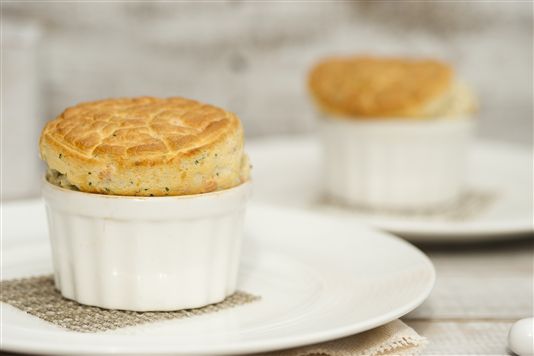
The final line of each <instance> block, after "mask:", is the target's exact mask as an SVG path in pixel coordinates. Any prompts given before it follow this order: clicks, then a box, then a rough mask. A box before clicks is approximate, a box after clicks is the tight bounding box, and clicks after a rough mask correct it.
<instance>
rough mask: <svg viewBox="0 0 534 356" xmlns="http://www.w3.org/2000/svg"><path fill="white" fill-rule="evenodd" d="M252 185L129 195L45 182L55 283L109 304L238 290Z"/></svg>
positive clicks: (159, 305) (134, 305)
mask: <svg viewBox="0 0 534 356" xmlns="http://www.w3.org/2000/svg"><path fill="white" fill-rule="evenodd" d="M249 192H250V183H244V184H241V185H239V186H237V187H235V188H231V189H226V190H222V191H217V192H212V193H205V194H197V195H186V196H168V197H128V196H115V195H101V194H92V193H84V192H79V191H73V190H68V189H64V188H60V187H57V186H55V185H53V184H50V183H48V182H47V181H46V180H45V181H44V182H43V197H44V200H45V202H46V207H47V215H48V222H49V228H50V241H51V245H52V256H53V262H54V280H55V284H56V287H57V288H58V289H59V290H61V293H62V294H63V296H64V297H66V298H68V299H73V300H76V301H78V302H80V303H83V304H88V305H95V306H99V307H102V308H109V309H125V310H136V311H146V310H177V309H185V308H195V307H199V306H203V305H207V304H211V303H216V302H219V301H221V300H223V299H224V298H225V297H227V296H228V295H230V294H232V293H234V292H235V289H236V278H237V268H238V265H239V256H240V247H241V237H242V232H241V230H242V225H243V219H244V215H245V206H246V203H247V200H248V196H249Z"/></svg>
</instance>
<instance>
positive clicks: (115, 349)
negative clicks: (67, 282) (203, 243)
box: [1, 202, 435, 355]
mask: <svg viewBox="0 0 534 356" xmlns="http://www.w3.org/2000/svg"><path fill="white" fill-rule="evenodd" d="M2 215H3V216H2V218H3V221H4V222H5V226H3V231H2V233H3V249H2V273H3V276H2V278H4V279H9V278H15V277H25V276H31V275H39V274H46V273H50V272H51V262H50V257H49V255H50V254H49V248H48V241H47V238H46V237H47V232H46V221H45V216H44V207H43V206H42V204H41V202H30V203H18V204H10V205H6V206H3V212H2ZM29 219H31V221H32V223H31V224H28V221H29ZM245 241H246V243H245V246H244V250H243V259H242V268H241V273H240V277H239V289H241V290H244V291H246V292H249V293H252V294H256V295H259V296H260V297H261V300H259V301H256V302H253V303H251V304H248V305H244V306H239V307H235V308H233V309H228V310H224V311H221V312H218V313H213V314H206V315H202V316H197V317H194V318H189V319H179V320H172V321H165V322H160V323H153V324H147V325H144V326H139V327H132V328H128V329H121V330H117V331H115V332H107V333H96V334H87V333H76V332H70V331H66V330H64V329H61V328H58V327H55V326H53V325H50V324H48V323H46V322H43V321H42V320H39V319H37V318H35V317H32V316H29V315H27V314H25V313H23V312H21V311H19V310H17V309H15V308H13V307H11V306H9V305H6V304H2V330H1V333H2V349H3V350H6V351H18V352H25V353H30V352H35V353H39V354H99V353H105V354H110V353H113V354H130V355H131V354H187V355H192V354H239V353H251V352H261V351H273V350H279V349H282V348H288V347H294V346H300V345H305V344H312V343H317V342H321V341H326V340H331V339H335V338H339V337H343V336H347V335H351V334H355V333H358V332H362V331H365V330H368V329H371V328H374V327H376V326H379V325H382V324H385V323H387V322H389V321H391V320H394V319H396V318H398V317H400V316H402V315H404V314H406V313H408V312H409V311H411V310H412V309H414V308H415V307H416V306H418V305H419V304H420V303H421V302H422V301H423V300H424V299H425V298H426V297H427V296H428V294H429V293H430V290H431V289H432V286H433V284H434V278H435V274H434V268H433V266H432V264H431V262H430V261H429V260H428V258H427V257H426V256H425V255H424V254H423V253H421V252H420V251H419V250H417V249H416V248H415V247H413V246H411V245H410V244H408V243H406V242H404V241H402V240H400V239H398V238H396V237H393V236H391V235H388V234H386V233H381V232H377V231H373V230H371V229H369V228H365V227H362V226H360V225H358V224H355V223H353V222H351V221H349V220H347V219H333V218H331V217H327V216H322V215H319V214H313V213H307V212H302V211H298V210H291V209H278V208H276V209H275V208H270V207H263V206H251V207H250V209H249V211H248V216H247V222H246V236H245ZM58 340H61V342H58Z"/></svg>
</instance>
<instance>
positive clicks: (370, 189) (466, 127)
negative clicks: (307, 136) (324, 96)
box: [320, 117, 474, 210]
mask: <svg viewBox="0 0 534 356" xmlns="http://www.w3.org/2000/svg"><path fill="white" fill-rule="evenodd" d="M473 129H474V119H473V118H470V117H462V118H436V119H431V120H429V119H399V118H393V119H373V120H371V119H368V120H349V119H337V118H324V119H323V120H321V130H320V131H321V135H322V138H323V147H324V175H325V176H324V189H325V193H326V194H327V196H329V197H330V198H332V199H334V200H335V201H338V202H340V203H343V204H346V205H351V206H356V207H363V208H372V209H386V210H412V209H428V208H438V207H440V206H443V205H445V204H448V203H451V202H453V201H454V200H456V199H457V198H458V197H459V195H460V193H461V190H462V187H463V183H464V175H465V170H466V167H465V166H466V159H467V148H468V143H469V141H470V139H471V136H472V134H473V131H474V130H473Z"/></svg>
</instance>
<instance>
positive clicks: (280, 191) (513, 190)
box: [247, 136, 533, 242]
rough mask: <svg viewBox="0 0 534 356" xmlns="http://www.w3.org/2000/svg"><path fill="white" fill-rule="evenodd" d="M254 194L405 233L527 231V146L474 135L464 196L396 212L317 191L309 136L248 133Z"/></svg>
mask: <svg viewBox="0 0 534 356" xmlns="http://www.w3.org/2000/svg"><path fill="white" fill-rule="evenodd" d="M247 152H248V154H249V155H250V160H251V162H252V163H253V165H254V169H253V178H254V181H255V185H254V196H253V199H254V200H255V201H258V202H265V203H273V204H277V205H281V206H293V207H300V208H306V209H311V210H317V211H321V212H328V213H330V214H333V215H334V216H336V217H339V216H345V217H347V216H349V217H351V218H352V219H353V220H355V221H360V222H364V223H367V224H370V225H372V226H375V227H377V228H380V229H383V230H386V231H390V232H392V233H395V234H398V235H401V236H403V237H405V238H407V239H409V240H411V241H418V242H419V241H473V240H486V239H500V238H505V237H509V236H510V235H517V234H532V232H533V202H532V199H533V192H532V186H533V179H532V175H533V173H532V172H533V168H532V164H533V162H532V152H531V151H529V150H528V149H526V148H522V147H517V146H513V145H507V144H502V143H494V142H484V141H479V142H476V143H475V144H474V145H473V147H472V150H471V154H470V157H469V174H468V179H467V184H466V187H467V189H466V193H467V194H466V196H465V199H464V200H463V203H461V204H458V205H457V206H453V207H450V208H449V209H448V210H447V209H445V210H444V211H443V212H441V213H433V214H420V215H417V216H416V215H412V216H407V215H399V214H393V213H386V212H365V211H362V210H356V209H347V208H344V207H340V206H335V205H334V204H331V203H329V202H327V201H325V199H324V198H323V197H322V192H321V176H322V174H321V148H320V144H319V141H318V140H317V139H316V138H314V137H299V136H296V137H277V138H269V139H262V140H257V141H249V142H248V143H247Z"/></svg>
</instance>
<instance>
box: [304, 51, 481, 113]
mask: <svg viewBox="0 0 534 356" xmlns="http://www.w3.org/2000/svg"><path fill="white" fill-rule="evenodd" d="M308 84H309V88H310V91H311V94H312V96H313V98H314V99H315V102H316V103H317V105H318V106H319V108H320V109H321V110H322V111H324V112H325V113H327V114H332V115H334V116H342V117H352V118H402V117H411V118H425V117H427V118H429V117H454V116H463V115H469V114H471V113H472V112H473V111H474V110H475V109H476V102H475V101H476V100H475V98H474V95H473V94H472V92H471V91H470V90H469V88H468V87H467V86H466V85H465V84H463V83H462V82H460V81H458V80H457V79H456V78H455V75H454V72H453V70H452V68H451V67H450V66H449V65H448V64H446V63H444V62H441V61H438V60H432V59H408V58H379V57H369V56H355V57H332V58H327V59H324V60H323V61H321V62H320V63H318V64H317V65H316V66H315V67H314V68H313V69H312V70H311V71H310V74H309V82H308Z"/></svg>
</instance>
